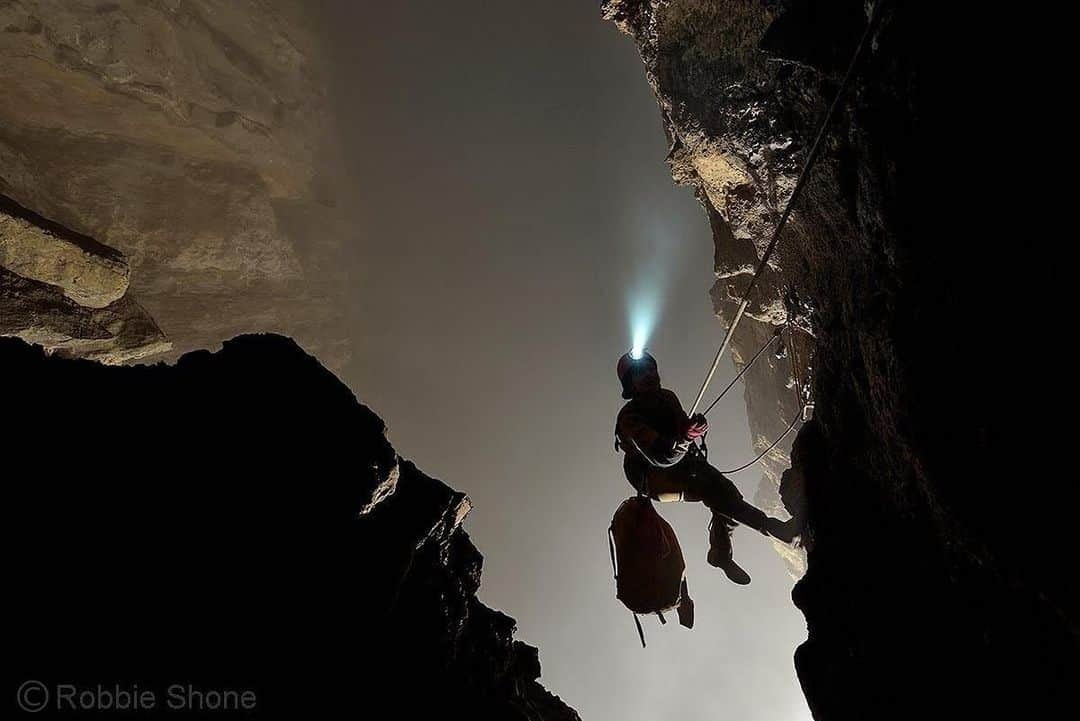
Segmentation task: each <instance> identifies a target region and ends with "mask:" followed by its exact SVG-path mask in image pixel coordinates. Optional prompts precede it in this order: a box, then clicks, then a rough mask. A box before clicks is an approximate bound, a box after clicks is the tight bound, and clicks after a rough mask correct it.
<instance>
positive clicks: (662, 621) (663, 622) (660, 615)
mask: <svg viewBox="0 0 1080 721" xmlns="http://www.w3.org/2000/svg"><path fill="white" fill-rule="evenodd" d="M656 617H657V618H659V619H660V625H661V626H664V625H666V624H667V619H666V618H664V612H663V611H657V612H656Z"/></svg>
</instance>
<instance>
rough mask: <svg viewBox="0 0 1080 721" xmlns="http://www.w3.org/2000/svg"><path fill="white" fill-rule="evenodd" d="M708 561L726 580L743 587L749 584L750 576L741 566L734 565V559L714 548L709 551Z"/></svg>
mask: <svg viewBox="0 0 1080 721" xmlns="http://www.w3.org/2000/svg"><path fill="white" fill-rule="evenodd" d="M708 561H709V565H710V566H715V567H716V568H719V569H720V570H721V571H723V572H724V575H726V576H727V577H728V580H729V581H731V582H732V583H737V584H738V585H740V586H745V585H747V584H749V583H750V574H749V573H747V572H746V571H744V570H743V568H742V566H740V565H739V564H737V563H735V559H733V558H731V557H730V556H728V555H726V554H723V553H722V552H720V551H719V549H716V548H710V549H709V556H708Z"/></svg>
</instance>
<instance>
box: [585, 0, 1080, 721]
mask: <svg viewBox="0 0 1080 721" xmlns="http://www.w3.org/2000/svg"><path fill="white" fill-rule="evenodd" d="M875 4H878V5H880V7H879V8H878V9H877V10H878V20H877V26H876V28H875V29H874V31H873V34H872V37H871V38H870V41H869V45H868V47H867V52H866V54H865V56H864V57H863V59H862V62H861V64H860V66H859V70H858V74H857V76H856V79H855V82H854V84H853V87H852V88H851V89H850V92H849V93H848V94H847V96H846V97H845V98H844V99H843V101H842V104H841V106H840V112H839V116H838V117H837V119H836V122H835V124H834V126H833V127H832V128H831V131H830V134H829V136H828V142H827V145H826V148H825V152H824V154H823V156H822V157H821V159H820V160H819V161H818V163H817V164H816V166H815V167H814V169H813V170H812V173H811V175H810V178H809V181H808V184H807V187H806V190H805V193H804V195H803V196H802V198H801V200H800V201H799V203H798V205H797V206H796V208H795V211H794V214H793V216H792V218H791V221H790V223H789V225H788V226H787V228H786V230H785V231H784V234H783V236H782V240H781V246H780V250H779V252H778V253H777V255H776V256H775V258H774V260H773V262H772V263H771V264H770V266H769V268H768V269H767V271H766V273H765V276H764V277H763V278H762V282H761V284H760V285H759V286H758V289H757V291H756V294H755V296H754V297H753V298H752V299H751V306H750V317H749V319H748V320H744V322H743V323H742V325H741V326H740V328H739V331H738V332H737V333H736V336H735V340H734V345H735V347H734V355H735V358H736V361H737V362H739V363H741V362H745V361H746V360H747V359H748V358H749V357H750V355H751V354H753V353H754V352H755V351H756V350H757V348H758V347H759V346H760V345H761V344H762V343H763V342H764V340H765V339H767V338H768V337H769V334H771V333H772V332H773V331H774V329H775V328H776V327H785V326H786V327H787V332H786V333H785V335H788V334H790V336H791V337H792V338H793V339H794V340H793V341H791V342H789V351H790V350H793V351H794V356H795V359H796V369H797V372H796V373H794V374H793V373H792V371H791V366H790V365H789V360H787V359H785V360H777V359H775V358H770V359H769V364H765V365H761V366H755V367H754V368H753V369H752V370H751V372H749V373H748V374H747V384H746V401H747V408H748V413H749V420H750V425H751V429H752V431H753V433H754V436H755V442H756V444H757V445H758V447H764V446H765V445H767V443H768V442H769V441H771V440H772V439H773V438H775V437H777V436H778V435H779V434H780V432H782V431H783V429H784V428H785V427H786V426H787V424H788V422H789V421H790V420H791V419H792V418H793V417H794V414H796V413H798V412H799V409H800V406H801V405H802V403H803V401H804V400H805V398H801V397H799V396H798V394H797V393H796V392H795V391H796V390H798V389H800V388H805V389H807V390H808V392H809V394H810V397H811V398H812V401H813V403H814V416H815V420H814V421H813V422H812V423H808V424H806V425H805V426H803V427H802V429H801V431H800V433H799V436H798V439H797V441H796V443H795V448H794V452H793V454H792V455H794V459H793V460H794V465H793V467H792V468H791V470H790V471H787V472H786V475H784V470H785V468H786V467H787V466H788V464H789V463H790V462H791V461H792V459H791V457H790V456H789V455H788V454H787V453H783V454H775V456H774V457H772V458H770V459H769V461H768V463H767V467H766V473H765V479H764V480H763V485H762V490H761V492H760V493H759V497H758V500H759V502H765V503H766V505H778V502H779V497H778V491H779V493H780V495H782V496H783V500H784V501H785V502H787V504H789V508H790V510H791V511H792V512H793V513H795V514H796V515H800V516H802V517H804V518H805V520H806V523H807V529H808V530H807V534H806V536H805V541H806V545H807V547H808V549H809V553H808V556H807V570H806V572H805V575H804V576H803V577H802V580H801V581H800V582H799V583H798V584H797V585H796V587H795V591H794V593H793V598H794V600H795V602H796V604H797V605H798V606H799V608H800V609H802V610H803V612H804V614H805V616H806V619H807V625H808V631H809V637H808V640H807V641H806V642H805V643H804V644H802V645H801V646H800V647H799V649H798V651H797V653H796V656H795V662H796V669H797V671H798V674H799V678H800V680H801V682H802V685H803V688H804V691H805V692H806V696H807V699H808V702H809V704H810V707H811V710H812V711H813V713H814V716H815V718H816V719H818V720H819V721H833V720H835V719H865V718H875V719H883V718H915V717H926V718H1050V717H1056V716H1057V715H1059V714H1060V710H1059V709H1060V708H1062V707H1066V705H1067V704H1072V703H1074V701H1073V700H1072V698H1071V691H1070V688H1075V683H1076V682H1077V680H1078V679H1080V613H1078V611H1077V609H1080V594H1078V592H1077V587H1076V584H1075V581H1074V580H1073V576H1074V575H1075V574H1074V572H1073V571H1072V566H1074V565H1075V564H1074V563H1073V561H1072V560H1071V556H1072V555H1073V554H1072V552H1071V550H1070V549H1071V548H1072V547H1073V545H1074V540H1073V539H1071V538H1070V530H1069V526H1070V524H1069V523H1068V521H1066V520H1065V518H1067V517H1068V515H1067V514H1071V513H1072V512H1073V509H1075V508H1076V507H1077V506H1076V503H1077V493H1076V491H1077V489H1076V485H1075V483H1073V482H1072V481H1070V480H1068V479H1067V478H1066V476H1067V475H1068V473H1067V471H1064V470H1063V469H1062V468H1060V467H1059V468H1048V467H1046V466H1047V465H1048V464H1046V463H1045V462H1042V463H1040V461H1045V460H1047V459H1045V458H1044V454H1043V453H1042V449H1043V448H1044V447H1045V443H1046V441H1045V440H1044V439H1043V438H1042V436H1045V435H1046V433H1048V431H1046V430H1045V428H1044V427H1043V425H1042V424H1045V423H1050V422H1051V419H1053V418H1054V415H1053V414H1051V413H1048V412H1047V411H1046V409H1045V408H1044V407H1043V406H1041V405H1040V403H1041V402H1042V401H1044V400H1045V399H1047V398H1051V397H1053V396H1054V395H1055V391H1053V390H1052V389H1050V388H1048V387H1047V386H1049V384H1050V383H1053V382H1056V381H1054V380H1052V379H1051V378H1047V379H1046V380H1047V383H1045V384H1039V383H1038V381H1037V380H1035V379H1030V378H1026V377H1025V378H1024V379H1023V380H1019V379H1018V376H1017V373H1018V371H1019V369H1018V368H1017V367H1016V365H1014V363H1013V362H1012V361H1011V360H1010V358H1012V357H1013V356H1014V354H1015V352H1016V350H1017V348H1019V347H1021V345H1022V343H1023V341H1022V340H1020V337H1023V338H1024V339H1025V340H1027V341H1029V343H1031V345H1030V346H1029V347H1031V348H1032V349H1033V351H1032V352H1034V350H1035V349H1037V348H1038V347H1039V346H1038V343H1039V342H1040V340H1039V339H1049V338H1056V337H1059V336H1060V331H1059V330H1058V329H1055V328H1054V326H1053V325H1051V322H1052V321H1050V319H1049V318H1048V317H1047V316H1045V315H1043V314H1041V313H1040V312H1039V311H1038V310H1037V309H1034V308H1033V307H1032V305H1031V304H1030V303H1027V302H1023V299H1033V298H1038V299H1039V301H1038V307H1039V308H1049V307H1058V308H1063V307H1068V306H1069V302H1068V300H1067V299H1066V298H1064V297H1063V296H1064V295H1065V293H1064V292H1063V289H1065V288H1067V286H1068V284H1067V283H1064V282H1062V281H1061V280H1060V278H1055V275H1056V274H1057V273H1058V272H1059V271H1058V270H1057V269H1056V268H1053V267H1050V266H1051V265H1053V263H1048V262H1046V260H1045V258H1044V257H1043V256H1041V255H1040V254H1039V253H1037V252H1035V250H1034V249H1030V248H1028V245H1027V244H1026V243H1025V241H1024V240H1023V239H1024V238H1027V237H1028V236H1030V235H1031V234H1032V231H1031V229H1030V228H1028V227H1026V226H1027V225H1028V224H1029V223H1031V222H1034V223H1036V224H1039V225H1040V227H1042V225H1041V223H1042V221H1041V219H1033V218H1032V216H1031V215H1030V214H1028V213H1024V212H1020V211H1019V209H1022V208H1030V207H1043V206H1044V204H1045V201H1044V200H1043V199H1042V197H1041V196H1040V195H1039V193H1041V192H1042V191H1041V190H1038V189H1037V186H1038V187H1041V186H1039V184H1035V185H1032V186H1031V187H1026V186H1024V185H1023V184H1018V183H1002V182H1000V178H1001V172H1000V170H999V167H998V166H999V164H1000V162H1001V157H1000V156H999V155H997V154H995V153H994V152H993V151H992V149H993V148H995V147H997V146H998V145H999V144H1000V143H1001V142H1003V139H1005V138H1012V139H1016V141H1017V142H1019V143H1021V144H1023V143H1025V142H1026V141H1025V140H1024V139H1027V138H1037V137H1041V136H1042V135H1045V133H1046V132H1047V130H1046V128H1044V127H1042V120H1041V119H1040V118H1041V116H1039V117H1036V116H1038V115H1039V114H1031V113H1028V112H1027V111H1026V110H1025V108H1029V107H1036V106H1038V102H1037V101H1033V102H1034V104H1033V105H1025V103H1024V102H1022V101H1021V100H1019V99H1017V98H1010V99H1009V100H1008V101H1007V102H1004V101H1003V94H1002V89H1003V87H1004V86H1005V85H1008V86H1009V87H1010V88H1011V89H1012V91H1014V92H1015V93H1017V94H1018V95H1019V96H1020V97H1021V98H1022V97H1023V96H1024V92H1023V90H1022V86H1023V85H1024V83H1031V84H1032V86H1033V87H1034V86H1035V85H1036V84H1037V83H1038V82H1039V81H1038V80H1037V79H1039V78H1042V77H1043V76H1044V73H1043V70H1042V69H1041V67H1034V64H1033V63H1031V62H1030V58H1032V57H1038V55H1037V54H1035V55H1025V53H1024V52H1022V51H1020V50H1016V51H1015V52H1010V53H1008V54H1007V55H1005V54H1002V53H1001V52H1000V48H999V46H998V45H997V44H996V41H995V40H993V39H994V38H1003V37H1011V38H1018V37H1022V36H1023V33H1022V32H1021V31H1020V29H1019V28H1017V27H1012V26H1013V25H1022V24H1023V18H1022V17H1018V16H1017V14H1016V13H1012V12H1009V11H1008V10H1006V9H1001V10H1000V11H999V10H997V9H994V10H990V9H989V8H984V10H985V12H980V13H978V14H975V13H972V12H969V11H968V10H967V9H963V8H959V7H956V8H952V7H948V8H946V7H941V6H940V5H938V6H934V7H933V10H932V11H931V9H930V8H929V7H927V6H926V5H925V4H917V3H905V2H902V1H899V0H897V1H888V0H881V1H880V3H864V2H862V1H861V0H857V1H844V2H827V3H826V2H811V1H808V0H782V1H778V2H764V3H761V2H751V1H749V0H746V1H744V0H607V1H606V2H605V3H603V12H604V14H605V16H606V17H607V18H609V19H611V20H613V21H615V22H616V23H617V24H618V26H619V27H620V28H621V29H622V30H624V31H625V32H627V33H628V34H630V35H631V36H632V37H633V38H634V40H635V41H636V43H637V45H638V47H639V49H640V52H641V57H642V60H643V62H644V64H645V69H646V75H647V77H648V79H649V82H650V83H651V84H652V87H653V89H654V90H655V92H656V96H657V99H658V102H659V104H660V109H661V114H662V117H663V120H664V125H665V129H666V132H667V134H668V139H669V142H670V146H669V156H668V157H669V161H670V164H671V167H672V172H673V176H674V178H675V179H676V180H677V181H678V182H682V183H686V184H689V185H692V186H693V187H694V188H695V192H696V194H697V197H698V198H699V200H700V201H701V203H702V205H703V206H704V208H705V211H706V216H707V218H708V221H709V223H710V225H711V227H712V232H713V236H714V239H715V241H716V257H715V267H716V272H717V282H716V286H715V288H714V289H713V300H714V304H715V307H716V310H717V313H718V315H719V316H720V317H721V319H723V320H724V321H729V320H730V318H731V315H732V312H733V311H734V309H735V306H736V301H737V299H738V298H739V297H740V296H741V293H742V292H743V289H744V288H745V284H746V283H747V281H748V280H749V277H750V276H749V273H750V272H751V271H752V269H753V267H754V265H755V263H756V262H757V260H758V258H759V257H760V254H761V252H762V251H763V248H764V245H765V244H766V243H767V242H768V240H769V237H770V235H771V233H772V230H773V228H774V227H775V226H774V224H775V222H776V219H777V217H778V215H779V212H780V211H781V210H782V209H783V207H784V206H785V204H786V202H787V200H788V197H789V196H790V193H791V191H792V188H793V186H794V184H795V181H796V178H797V177H798V174H799V172H800V169H801V167H802V164H803V161H804V160H805V156H806V152H807V150H808V148H809V145H810V143H811V141H812V139H813V137H814V133H815V132H816V130H817V126H818V124H819V122H820V120H821V118H822V117H823V115H824V113H825V109H826V107H827V104H828V102H830V101H831V100H832V98H833V97H834V96H835V94H836V91H837V88H838V86H839V84H840V79H841V77H842V75H843V73H844V70H845V67H846V65H847V63H848V61H849V59H850V58H851V56H852V51H853V50H854V48H855V47H856V45H857V44H858V41H859V38H860V36H861V35H862V33H863V30H864V28H865V27H866V25H867V18H868V15H869V14H870V11H871V9H872V8H873V7H874V5H875ZM1037 35H1039V36H1041V32H1037V33H1034V34H1033V35H1032V37H1035V36H1037ZM1029 65H1030V66H1031V67H1029ZM1006 78H1024V79H1025V80H1024V81H1023V82H1018V83H1012V84H1010V83H1007V82H1006V81H1005V79H1006ZM1025 157H1027V156H1026V155H1025ZM1029 162H1031V163H1032V165H1033V166H1034V167H1032V168H1030V171H1031V174H1032V177H1040V173H1042V172H1049V171H1048V170H1047V168H1046V167H1045V166H1046V165H1047V164H1046V163H1045V162H1042V159H1040V158H1034V159H1030V161H1029ZM991 238H993V239H994V240H993V241H991V240H989V239H991ZM1040 258H1042V259H1040ZM1031 339H1035V340H1034V341H1033V342H1032V341H1031ZM1003 342H1004V343H1005V345H1006V346H1007V347H1005V348H1003V347H1002V343H1003ZM1026 352H1027V351H1022V353H1026ZM1040 362H1041V361H1040ZM1048 362H1049V363H1050V364H1051V365H1056V363H1055V361H1048ZM1021 363H1023V361H1017V362H1016V364H1021ZM1065 374H1066V376H1071V374H1072V371H1066V372H1065ZM1051 375H1052V374H1051ZM793 376H794V377H793ZM1029 384H1031V385H1029ZM1018 385H1019V388H1020V389H1018ZM793 386H794V388H793ZM1014 401H1022V404H1021V405H1022V406H1023V407H1021V408H1016V407H1015V406H1016V405H1017V404H1016V403H1014ZM1059 457H1060V456H1059ZM1058 509H1061V510H1058ZM1062 514H1064V515H1062ZM791 561H792V570H793V571H795V572H796V573H799V572H801V569H800V568H799V567H798V564H799V559H797V558H792V559H791Z"/></svg>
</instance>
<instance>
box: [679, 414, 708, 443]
mask: <svg viewBox="0 0 1080 721" xmlns="http://www.w3.org/2000/svg"><path fill="white" fill-rule="evenodd" d="M708 432H709V422H708V421H707V420H705V416H704V415H702V414H701V413H695V414H694V415H693V416H691V417H690V422H689V425H688V426H687V427H686V434H685V438H686V440H688V441H696V440H697V439H699V438H701V437H702V436H703V435H705V434H706V433H708Z"/></svg>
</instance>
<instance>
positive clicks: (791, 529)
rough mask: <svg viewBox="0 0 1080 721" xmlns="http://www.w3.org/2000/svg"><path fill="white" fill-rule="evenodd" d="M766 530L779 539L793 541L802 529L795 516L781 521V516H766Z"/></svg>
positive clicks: (786, 541) (787, 541)
mask: <svg viewBox="0 0 1080 721" xmlns="http://www.w3.org/2000/svg"><path fill="white" fill-rule="evenodd" d="M765 532H766V533H767V534H769V535H770V536H772V537H773V538H775V539H776V540H778V541H783V542H784V543H791V542H792V541H794V540H795V538H796V537H797V536H798V535H799V533H800V532H801V529H800V528H799V523H798V521H796V520H795V519H794V518H789V519H788V520H786V521H781V520H780V519H779V518H766V519H765Z"/></svg>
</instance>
